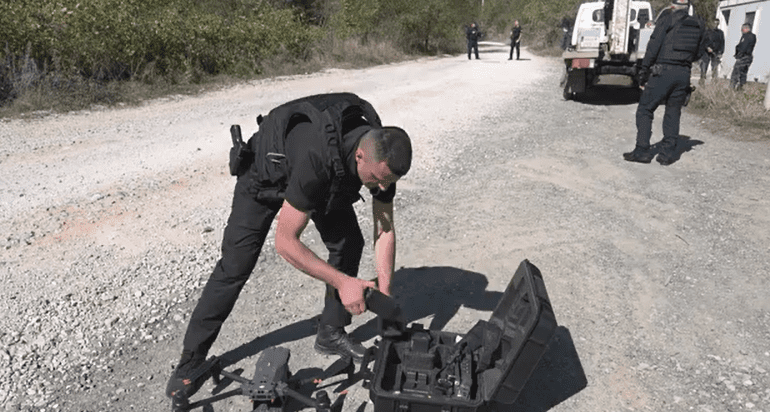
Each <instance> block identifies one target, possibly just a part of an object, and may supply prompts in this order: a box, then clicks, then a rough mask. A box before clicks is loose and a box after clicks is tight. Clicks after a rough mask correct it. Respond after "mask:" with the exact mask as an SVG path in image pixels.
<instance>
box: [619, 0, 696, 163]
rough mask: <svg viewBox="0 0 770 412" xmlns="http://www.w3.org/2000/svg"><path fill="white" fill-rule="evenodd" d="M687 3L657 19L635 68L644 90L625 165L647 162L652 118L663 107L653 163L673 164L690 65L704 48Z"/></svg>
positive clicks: (678, 0) (681, 0)
mask: <svg viewBox="0 0 770 412" xmlns="http://www.w3.org/2000/svg"><path fill="white" fill-rule="evenodd" d="M689 5H690V2H689V1H688V0H674V1H673V2H672V7H673V10H672V12H671V13H667V14H665V15H663V16H662V17H660V18H659V19H658V23H657V24H656V25H655V30H653V32H652V35H651V36H650V42H649V43H648V44H647V50H646V52H645V55H644V60H643V61H642V65H641V67H640V69H639V79H638V80H639V85H640V86H641V87H644V91H643V92H642V96H641V98H640V99H639V106H638V107H637V109H636V147H635V148H634V150H633V151H631V152H628V153H624V154H623V158H624V159H625V160H627V161H629V162H639V163H650V161H652V158H653V153H652V151H651V150H650V138H651V136H652V119H653V114H654V112H655V109H657V108H658V106H659V105H661V104H665V105H666V112H665V115H664V117H663V140H662V141H661V142H660V145H659V146H660V151H659V153H658V156H657V158H656V160H657V161H658V163H660V164H662V165H669V164H671V163H673V162H675V161H676V157H675V156H676V142H677V138H678V137H679V120H680V117H681V114H682V106H684V104H685V101H686V99H687V95H688V93H690V90H691V89H690V70H691V68H692V63H693V62H694V61H696V60H698V59H700V58H701V56H702V53H703V51H704V49H705V42H706V33H705V31H706V29H705V24H704V23H703V21H701V20H700V19H698V18H695V17H692V16H689V15H688V13H687V10H688V8H689Z"/></svg>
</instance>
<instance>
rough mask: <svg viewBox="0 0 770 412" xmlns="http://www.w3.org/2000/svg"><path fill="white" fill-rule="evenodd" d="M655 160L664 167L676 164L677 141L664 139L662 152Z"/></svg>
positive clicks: (661, 144) (661, 143)
mask: <svg viewBox="0 0 770 412" xmlns="http://www.w3.org/2000/svg"><path fill="white" fill-rule="evenodd" d="M655 160H657V161H658V163H660V164H661V165H663V166H668V165H670V164H672V163H674V162H676V161H677V155H676V139H672V138H664V139H663V141H662V142H660V152H659V153H658V157H656V158H655Z"/></svg>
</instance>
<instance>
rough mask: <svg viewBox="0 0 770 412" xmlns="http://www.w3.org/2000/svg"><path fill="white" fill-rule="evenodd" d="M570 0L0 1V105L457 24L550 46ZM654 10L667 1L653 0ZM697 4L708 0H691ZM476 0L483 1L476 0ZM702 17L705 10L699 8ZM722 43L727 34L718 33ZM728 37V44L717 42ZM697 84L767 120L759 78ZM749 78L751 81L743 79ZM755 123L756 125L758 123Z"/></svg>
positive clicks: (709, 9)
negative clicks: (517, 30)
mask: <svg viewBox="0 0 770 412" xmlns="http://www.w3.org/2000/svg"><path fill="white" fill-rule="evenodd" d="M580 3H582V0H543V1H525V0H485V1H483V2H482V1H481V0H420V1H412V0H193V1H190V0H15V1H4V2H0V39H2V43H0V116H2V117H9V116H18V115H25V114H28V113H43V114H47V113H51V112H66V111H71V110H79V109H87V108H90V107H94V106H96V105H100V106H113V105H126V104H138V103H140V102H142V101H145V100H148V99H153V98H158V97H162V96H168V95H177V94H195V93H199V92H202V91H206V90H210V89H214V88H219V87H222V86H225V85H229V84H233V83H236V82H241V81H245V80H251V79H257V78H263V77H274V76H280V75H291V74H298V73H309V72H315V71H319V70H322V69H324V68H329V67H365V66H371V65H377V64H384V63H389V62H395V61H401V60H405V59H410V58H414V57H416V56H420V55H437V54H445V53H449V54H454V53H461V52H464V50H465V35H464V28H465V27H466V26H467V25H469V24H470V23H471V22H476V23H478V24H479V25H480V27H481V29H482V32H483V33H484V39H485V40H497V41H502V42H506V41H507V39H508V33H509V32H510V28H511V26H512V24H513V21H514V20H519V22H520V23H521V25H522V26H523V27H524V38H525V43H526V44H525V46H526V47H528V48H529V50H531V51H533V52H535V53H537V54H540V55H546V56H559V55H560V54H561V50H560V49H559V42H560V40H561V36H562V31H561V28H560V22H561V20H562V18H564V17H567V18H570V19H574V17H575V13H576V12H577V9H578V7H579V5H580ZM652 3H653V6H654V8H655V10H661V9H662V8H664V7H666V6H667V5H669V4H670V2H669V1H668V0H653V1H652ZM693 4H694V6H695V10H696V12H697V13H698V14H699V15H701V16H709V17H710V16H714V14H715V12H716V9H715V7H716V3H715V2H713V1H709V0H694V1H693ZM482 5H483V6H482ZM707 20H709V19H707ZM728 46H729V45H728ZM728 49H729V47H728ZM723 86H724V85H722V84H721V83H719V84H717V85H714V86H707V87H705V88H699V89H698V91H696V93H695V95H694V97H693V102H692V104H691V107H692V108H693V109H695V110H696V111H698V112H699V113H702V114H704V115H705V116H707V117H709V118H717V119H724V121H723V122H722V123H725V124H737V125H741V126H745V125H756V127H757V128H759V129H762V128H764V129H763V130H768V129H770V128H768V127H767V125H768V115H767V113H766V112H765V111H764V108H763V106H762V99H761V93H760V92H759V89H760V87H759V85H757V86H756V87H755V85H748V87H747V88H746V90H745V91H744V93H742V94H735V93H732V91H729V90H727V89H726V86H724V87H723ZM755 89H756V90H755ZM759 129H757V130H759Z"/></svg>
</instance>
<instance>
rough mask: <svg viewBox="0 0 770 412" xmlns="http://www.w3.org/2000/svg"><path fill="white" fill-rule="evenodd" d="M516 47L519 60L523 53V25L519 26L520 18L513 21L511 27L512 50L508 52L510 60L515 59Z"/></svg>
mask: <svg viewBox="0 0 770 412" xmlns="http://www.w3.org/2000/svg"><path fill="white" fill-rule="evenodd" d="M514 49H516V60H519V56H520V55H521V26H519V21H518V20H516V21H514V22H513V28H512V29H511V52H510V53H509V54H508V60H513V50H514Z"/></svg>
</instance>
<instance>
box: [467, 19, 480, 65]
mask: <svg viewBox="0 0 770 412" xmlns="http://www.w3.org/2000/svg"><path fill="white" fill-rule="evenodd" d="M479 37H481V32H480V31H479V28H478V27H477V26H476V23H471V25H470V27H467V28H466V29H465V38H466V39H468V60H470V59H471V51H473V53H474V54H475V55H476V59H477V60H478V58H479Z"/></svg>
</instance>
